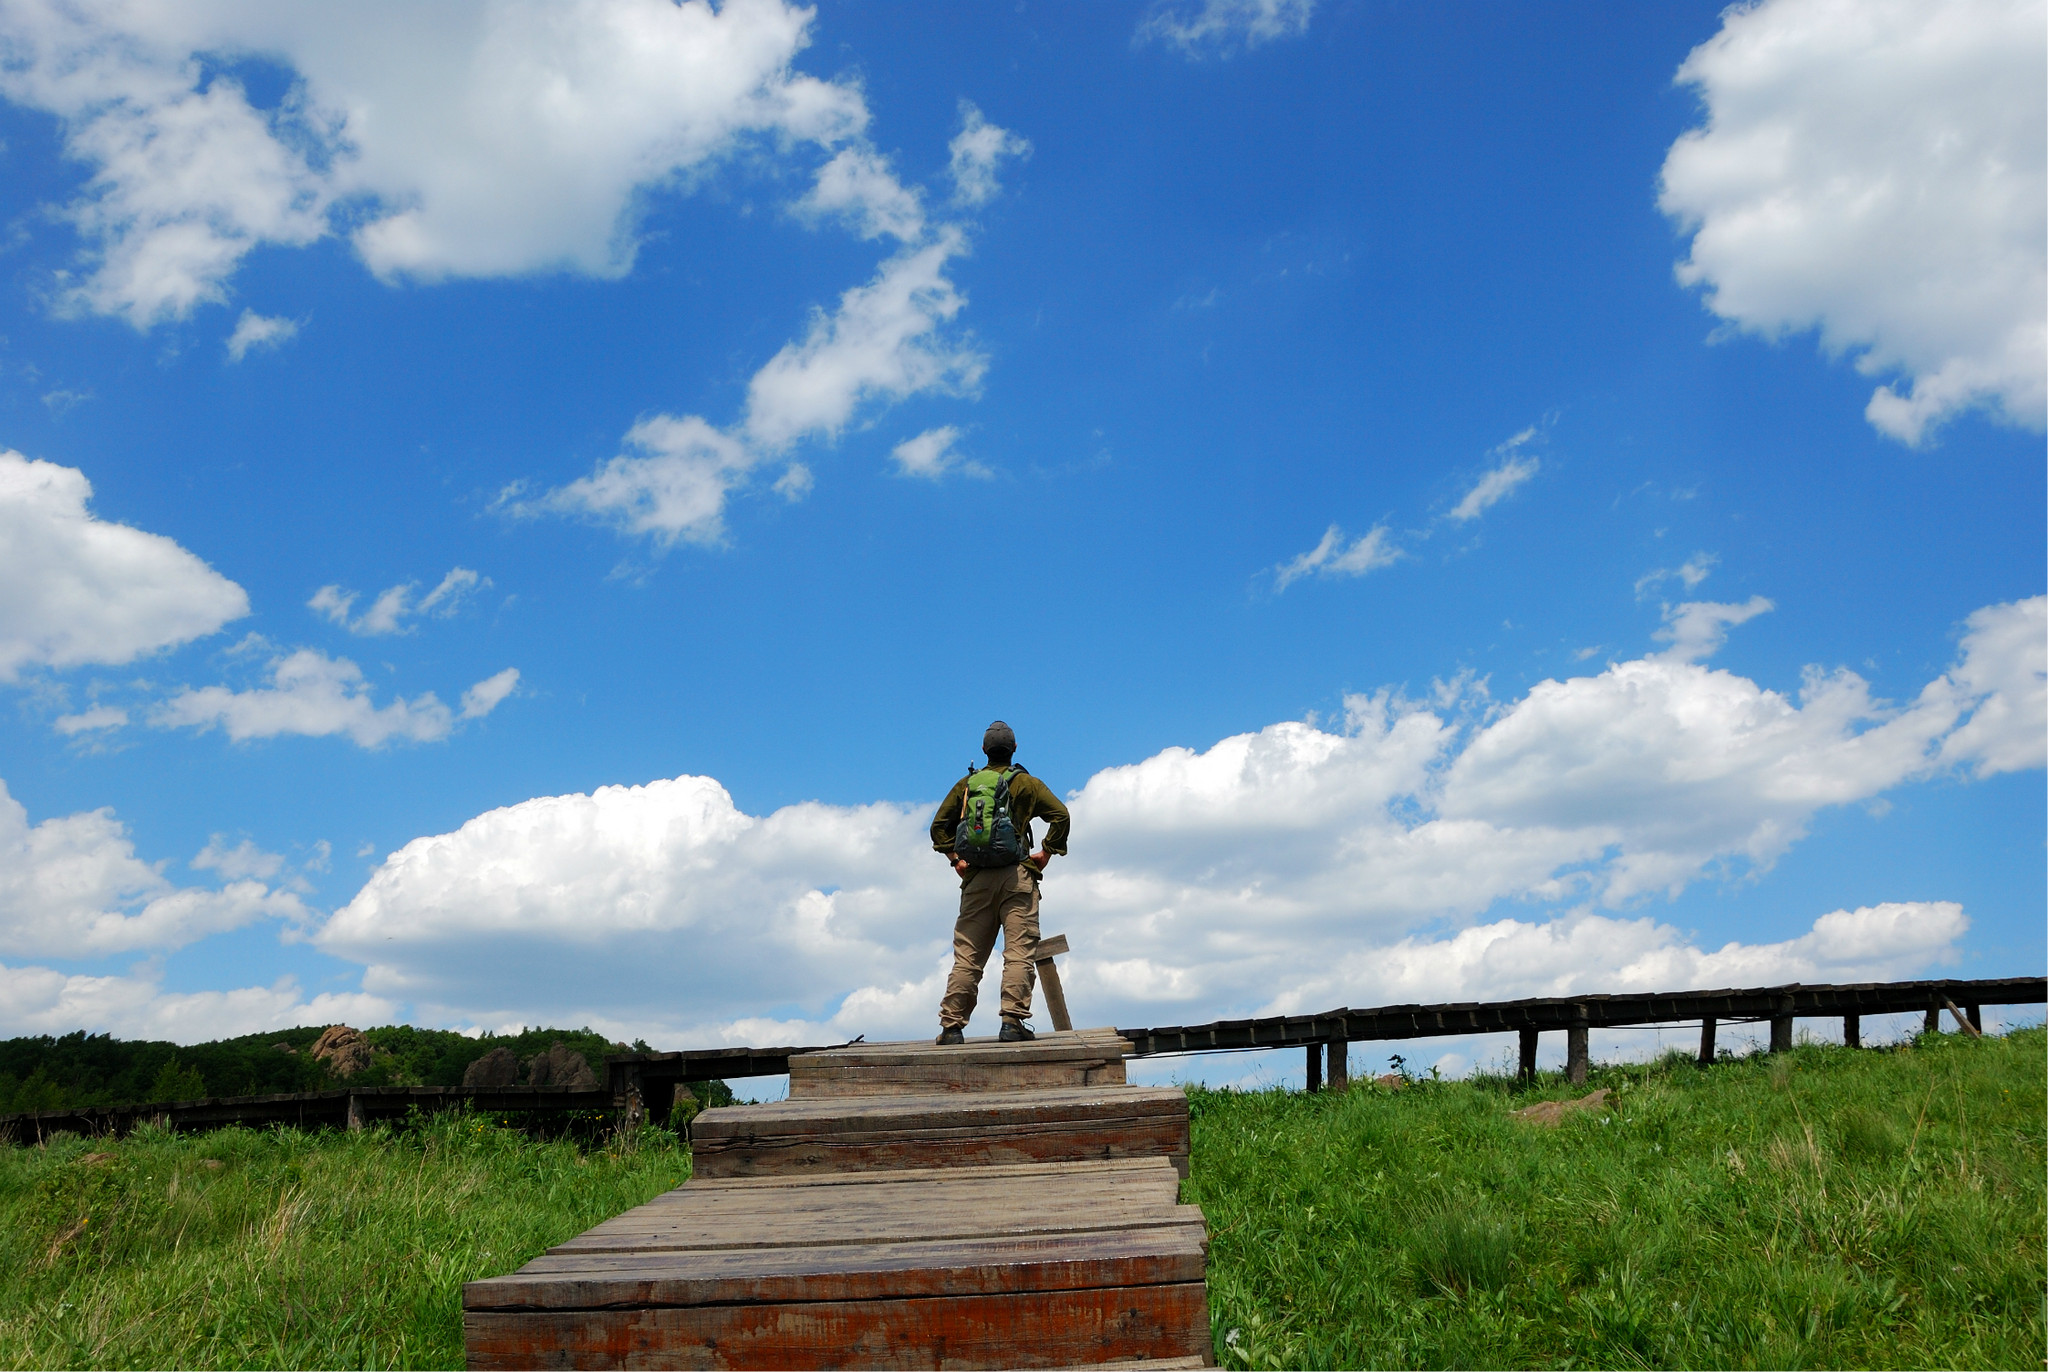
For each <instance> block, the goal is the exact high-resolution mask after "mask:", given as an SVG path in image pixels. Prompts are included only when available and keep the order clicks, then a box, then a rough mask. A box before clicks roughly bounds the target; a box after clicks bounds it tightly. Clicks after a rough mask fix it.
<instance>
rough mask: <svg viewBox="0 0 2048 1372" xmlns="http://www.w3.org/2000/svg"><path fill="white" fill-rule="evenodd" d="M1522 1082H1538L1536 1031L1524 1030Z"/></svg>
mask: <svg viewBox="0 0 2048 1372" xmlns="http://www.w3.org/2000/svg"><path fill="white" fill-rule="evenodd" d="M1522 1080H1523V1081H1525V1082H1530V1081H1534V1080H1536V1031H1535V1030H1534V1029H1524V1030H1523V1031H1522Z"/></svg>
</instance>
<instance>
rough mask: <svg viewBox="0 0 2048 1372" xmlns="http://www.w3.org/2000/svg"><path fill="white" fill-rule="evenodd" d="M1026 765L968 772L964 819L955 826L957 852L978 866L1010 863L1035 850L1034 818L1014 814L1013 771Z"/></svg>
mask: <svg viewBox="0 0 2048 1372" xmlns="http://www.w3.org/2000/svg"><path fill="white" fill-rule="evenodd" d="M1023 770H1024V769H1023V768H1022V767H984V768H982V769H981V770H980V771H978V772H969V773H968V774H967V794H966V795H964V796H962V797H961V798H960V822H959V823H958V824H956V825H954V826H953V852H954V855H955V856H957V857H960V858H964V859H965V860H966V861H967V863H968V864H969V865H970V866H974V867H1010V866H1014V865H1015V864H1017V863H1019V862H1021V861H1023V859H1024V855H1025V854H1026V853H1027V852H1029V851H1030V850H1031V822H1030V821H1029V820H1026V821H1025V822H1024V824H1023V826H1022V827H1021V829H1020V827H1019V826H1018V824H1017V823H1016V821H1015V820H1014V819H1013V818H1012V817H1011V815H1010V773H1012V772H1021V771H1023Z"/></svg>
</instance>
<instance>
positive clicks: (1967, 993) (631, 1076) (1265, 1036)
mask: <svg viewBox="0 0 2048 1372" xmlns="http://www.w3.org/2000/svg"><path fill="white" fill-rule="evenodd" d="M2042 1004H2048V977H2001V978H1996V979H1992V980H1982V981H1962V980H1944V981H1892V982H1864V983H1858V984H1855V985H1847V986H1803V985H1797V984H1794V985H1791V986H1765V987H1757V988H1753V989H1749V990H1724V991H1672V992H1665V991H1659V992H1651V993H1646V994H1640V995H1618V996H1550V997H1544V998H1540V999H1534V1000H1510V1001H1487V1002H1471V1003H1459V1004H1448V1005H1383V1006H1378V1007H1376V1008H1373V1009H1365V1010H1354V1009H1350V1008H1348V1007H1347V1008H1342V1009H1337V1010H1326V1011H1324V1012H1322V1013H1321V1014H1315V1015H1271V1016H1265V1017H1263V1018H1258V1019H1227V1020H1214V1021H1211V1022H1210V1023H1208V1024H1196V1025H1169V1026H1166V1027H1162V1028H1154V1029H1119V1030H1118V1031H1117V1032H1118V1034H1120V1035H1121V1036H1122V1037H1123V1038H1125V1039H1127V1040H1129V1042H1130V1044H1131V1049H1132V1051H1131V1054H1130V1056H1132V1057H1141V1058H1142V1057H1157V1056H1163V1055H1170V1054H1182V1053H1238V1052H1249V1051H1252V1050H1255V1049H1269V1048H1293V1047H1300V1048H1303V1049H1304V1050H1305V1052H1306V1058H1307V1063H1308V1078H1309V1089H1310V1090H1316V1089H1318V1088H1319V1087H1320V1086H1321V1084H1322V1082H1323V1081H1324V1079H1325V1078H1326V1077H1327V1079H1328V1081H1329V1083H1330V1084H1331V1085H1332V1086H1341V1085H1343V1084H1344V1081H1345V1077H1346V1066H1347V1061H1348V1047H1349V1045H1350V1044H1352V1043H1356V1042H1361V1041H1368V1040H1375V1039H1378V1040H1387V1039H1420V1038H1447V1037H1451V1036H1458V1037H1463V1036H1466V1035H1471V1034H1499V1033H1519V1034H1520V1036H1521V1068H1522V1072H1523V1074H1524V1075H1525V1076H1530V1075H1533V1074H1534V1072H1535V1070H1536V1049H1537V1043H1538V1039H1539V1036H1540V1035H1542V1034H1544V1033H1550V1032H1557V1031H1560V1030H1561V1031H1563V1033H1564V1035H1565V1044H1566V1048H1565V1063H1566V1073H1567V1075H1568V1076H1570V1077H1571V1078H1572V1079H1573V1080H1577V1081H1583V1080H1584V1079H1585V1075H1586V1063H1587V1058H1588V1051H1587V1050H1588V1035H1589V1034H1590V1032H1591V1031H1592V1030H1594V1029H1621V1028H1635V1027H1642V1026H1649V1025H1671V1024H1688V1023H1697V1024H1699V1025H1700V1060H1701V1061H1702V1062H1711V1061H1712V1060H1713V1057H1714V1052H1715V1035H1716V1031H1717V1029H1718V1027H1719V1026H1720V1025H1722V1024H1762V1023H1768V1024H1769V1025H1770V1026H1771V1040H1770V1043H1771V1049H1772V1050H1773V1051H1780V1050H1783V1049H1786V1048H1790V1047H1791V1046H1792V1025H1793V1021H1794V1020H1797V1019H1833V1018H1840V1019H1841V1020H1842V1022H1843V1029H1844V1034H1843V1037H1844V1038H1845V1039H1846V1040H1847V1041H1848V1042H1849V1043H1850V1044H1852V1045H1855V1044H1857V1043H1859V1042H1860V1039H1861V1034H1860V1029H1861V1021H1862V1018H1863V1017H1864V1016H1866V1015H1884V1014H1900V1013H1911V1014H1921V1015H1924V1016H1925V1028H1927V1029H1928V1030H1933V1029H1936V1028H1938V1027H1939V1017H1940V1015H1941V1014H1942V1013H1943V1012H1944V1011H1947V1012H1949V1013H1950V1015H1951V1018H1953V1019H1954V1020H1955V1022H1956V1023H1957V1025H1958V1027H1959V1028H1965V1029H1966V1031H1967V1032H1978V1031H1981V1029H1982V1027H1983V1026H1982V1022H1981V1020H1982V1015H1981V1009H1982V1007H1983V1006H1986V1005H2042ZM842 1046H844V1045H840V1044H812V1045H808V1046H802V1047H786V1048H699V1049H691V1050H689V1051H686V1052H680V1053H636V1054H626V1055H622V1056H619V1057H613V1058H608V1059H606V1062H605V1073H606V1078H607V1080H606V1082H605V1084H604V1085H603V1086H598V1087H592V1088H588V1089H584V1090H557V1089H555V1088H552V1087H530V1086H498V1087H478V1088H472V1087H461V1086H370V1087H340V1088H337V1089H334V1090H329V1091H301V1092H294V1093H291V1094H287V1095H276V1096H224V1097H211V1098H208V1099H205V1100H196V1101H160V1102H155V1103H151V1104H147V1105H106V1106H79V1107H75V1108H71V1109H61V1110H40V1111H28V1112H25V1113H20V1114H13V1115H0V1141H8V1140H11V1141H13V1142H17V1143H33V1142H37V1141H39V1140H41V1139H44V1138H47V1137H48V1136H49V1135H50V1134H52V1133H55V1132H57V1131H59V1130H69V1131H71V1132H73V1133H81V1134H95V1135H97V1134H123V1133H126V1132H127V1131H128V1130H130V1129H132V1128H134V1127H135V1126H136V1125H137V1124H138V1123H141V1122H143V1121H145V1120H155V1121H158V1122H160V1123H162V1124H164V1125H166V1126H168V1127H170V1128H174V1129H210V1128H216V1127H218V1126H220V1125H224V1124H291V1125H299V1126H319V1125H328V1126H346V1127H349V1128H360V1127H362V1126H363V1125H364V1124H367V1123H369V1122H370V1121H372V1120H378V1119H391V1118H399V1117H403V1116H405V1115H407V1114H409V1113H410V1112H411V1111H413V1110H415V1109H420V1110H437V1109H447V1108H451V1107H458V1106H467V1107H469V1108H472V1109H477V1110H518V1111H569V1110H616V1111H619V1112H621V1114H622V1116H623V1117H624V1119H625V1120H626V1121H627V1122H629V1123H637V1122H639V1121H640V1120H643V1119H646V1118H649V1117H650V1116H651V1117H652V1118H654V1119H657V1120H658V1119H664V1118H666V1117H667V1116H668V1114H669V1111H670V1109H671V1108H672V1106H673V1104H674V1101H675V1092H676V1088H677V1087H678V1086H682V1085H687V1084H689V1083H692V1082H700V1081H732V1080H738V1079H740V1078H743V1077H770V1076H781V1075H783V1074H785V1073H787V1072H788V1071H789V1059H790V1057H791V1056H792V1055H793V1054H797V1053H811V1052H817V1051H819V1050H820V1049H823V1048H835V1047H842Z"/></svg>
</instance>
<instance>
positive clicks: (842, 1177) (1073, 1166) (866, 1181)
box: [655, 1158, 1165, 1200]
mask: <svg viewBox="0 0 2048 1372" xmlns="http://www.w3.org/2000/svg"><path fill="white" fill-rule="evenodd" d="M1163 1166H1165V1164H1164V1163H1163V1162H1162V1161H1161V1160H1159V1159H1157V1158H1098V1159H1085V1160H1076V1161H1071V1162H1059V1163H1044V1162H1021V1163H1006V1164H999V1165H994V1166H989V1167H977V1168H975V1169H974V1170H973V1171H972V1172H962V1171H958V1170H956V1169H954V1168H950V1167H939V1168H922V1169H920V1168H914V1167H913V1168H904V1169H902V1170H899V1171H891V1172H877V1173H874V1174H872V1175H870V1176H858V1175H849V1174H836V1173H826V1174H821V1175H818V1176H813V1177H692V1178H690V1180H689V1182H688V1183H687V1187H688V1189H689V1190H691V1191H698V1190H709V1189H711V1188H714V1187H715V1188H718V1189H720V1190H733V1191H747V1190H763V1191H777V1192H780V1191H788V1190H793V1189H805V1188H822V1187H831V1186H921V1185H924V1184H925V1183H927V1182H944V1183H945V1184H947V1185H949V1186H951V1185H957V1186H963V1187H964V1186H968V1185H970V1184H980V1183H982V1182H985V1181H990V1182H999V1181H1007V1180H1009V1179H1018V1180H1022V1181H1026V1182H1030V1181H1034V1180H1041V1179H1047V1178H1054V1177H1058V1178H1066V1179H1077V1178H1081V1177H1086V1176H1090V1175H1095V1174H1101V1175H1103V1176H1118V1175H1122V1174H1124V1173H1132V1172H1136V1173H1156V1172H1158V1171H1159V1169H1160V1168H1161V1167H1163ZM683 1190H684V1188H683V1187H677V1188H676V1189H675V1190H673V1191H664V1192H662V1194H661V1196H658V1197H656V1198H655V1199H656V1200H660V1199H663V1198H665V1197H673V1196H678V1195H680V1194H682V1192H683Z"/></svg>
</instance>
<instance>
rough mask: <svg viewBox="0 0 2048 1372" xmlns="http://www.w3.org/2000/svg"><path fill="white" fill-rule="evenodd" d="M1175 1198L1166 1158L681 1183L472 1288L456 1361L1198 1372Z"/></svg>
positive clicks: (1200, 1292) (1201, 1244) (1202, 1299)
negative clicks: (465, 1357)
mask: <svg viewBox="0 0 2048 1372" xmlns="http://www.w3.org/2000/svg"><path fill="white" fill-rule="evenodd" d="M1177 1194H1178V1175H1177V1174H1176V1172H1175V1171H1174V1169H1173V1167H1172V1165H1171V1163H1169V1162H1168V1161H1167V1160H1165V1159H1162V1158H1150V1159H1143V1160H1134V1161H1111V1162H1094V1163H1060V1164H1042V1163H1041V1164H1029V1165H1022V1166H997V1167H988V1168H977V1169H971V1170H961V1169H938V1170H926V1171H917V1172H913V1171H901V1172H892V1173H884V1174H878V1175H873V1176H861V1175H855V1174H847V1173H838V1174H831V1175H825V1176H819V1177H806V1178H776V1179H773V1180H766V1179H736V1180H708V1179H698V1178H693V1179H692V1180H691V1181H690V1182H689V1183H687V1184H686V1185H684V1186H683V1187H681V1188H679V1189H677V1190H675V1191H671V1192H668V1193H667V1194H665V1195H663V1196H660V1197H657V1198H656V1199H655V1200H653V1201H651V1202H649V1203H648V1204H647V1205H644V1206H641V1207H639V1208H638V1209H637V1210H633V1211H629V1212H628V1213H626V1214H625V1215H621V1216H619V1217H618V1218H617V1219H614V1220H610V1221H608V1222H606V1223H605V1224H602V1225H599V1226H598V1227H597V1228H596V1229H594V1230H591V1231H590V1232H589V1233H587V1234H584V1235H581V1236H579V1237H578V1238H576V1239H573V1240H571V1241H570V1242H569V1243H567V1244H563V1245H561V1246H560V1247H557V1248H555V1249H552V1250H550V1251H549V1252H548V1253H547V1254H545V1255H544V1256H542V1257H540V1258H537V1259H535V1260H534V1261H533V1262H531V1263H529V1264H527V1265H526V1266H525V1267H524V1268H521V1269H520V1270H519V1271H518V1272H515V1273H512V1274H511V1275H509V1276H505V1277H496V1278H492V1279H490V1280H487V1281H479V1282H471V1283H469V1284H468V1285H467V1286H466V1287H465V1288H464V1289H463V1307H464V1329H465V1335H466V1338H467V1341H468V1346H469V1365H470V1366H471V1367H474V1368H498V1367H508V1368H509V1367H791V1368H807V1367H939V1366H949V1367H975V1366H984V1367H1057V1366H1074V1365H1084V1364H1091V1363H1101V1362H1108V1361H1126V1360H1165V1361H1161V1362H1159V1363H1158V1365H1165V1366H1171V1365H1181V1366H1200V1365H1205V1364H1206V1362H1207V1359H1208V1356H1209V1329H1208V1303H1207V1296H1206V1293H1205V1290H1204V1287H1203V1284H1202V1281H1203V1270H1204V1262H1205V1252H1206V1248H1207V1237H1206V1231H1205V1229H1204V1227H1203V1223H1202V1216H1201V1211H1200V1210H1199V1209H1198V1208H1196V1207H1194V1206H1184V1205H1179V1204H1177V1203H1176V1202H1177ZM1190 1360H1193V1361H1190Z"/></svg>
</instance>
